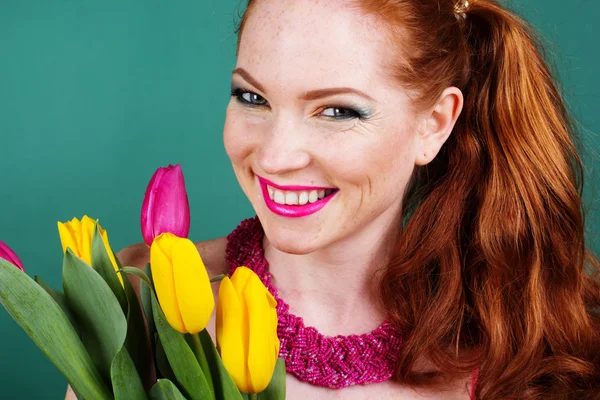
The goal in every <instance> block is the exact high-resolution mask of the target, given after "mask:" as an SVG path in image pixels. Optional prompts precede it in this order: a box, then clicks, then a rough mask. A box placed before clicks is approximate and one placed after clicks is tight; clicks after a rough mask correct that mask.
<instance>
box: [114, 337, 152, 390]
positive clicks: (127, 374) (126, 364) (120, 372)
mask: <svg viewBox="0 0 600 400" xmlns="http://www.w3.org/2000/svg"><path fill="white" fill-rule="evenodd" d="M110 377H111V380H112V386H113V393H114V395H115V400H146V399H148V396H146V391H145V390H144V385H143V384H142V380H141V379H140V377H139V375H138V373H137V371H136V369H135V365H134V363H133V360H132V359H131V357H129V353H127V350H126V349H125V347H121V350H119V351H118V352H117V355H116V356H115V358H114V359H113V362H112V365H111V366H110Z"/></svg>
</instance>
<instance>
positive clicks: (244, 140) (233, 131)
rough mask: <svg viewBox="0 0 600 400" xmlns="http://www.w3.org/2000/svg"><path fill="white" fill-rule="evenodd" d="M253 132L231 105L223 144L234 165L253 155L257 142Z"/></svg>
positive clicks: (226, 120)
mask: <svg viewBox="0 0 600 400" xmlns="http://www.w3.org/2000/svg"><path fill="white" fill-rule="evenodd" d="M252 132H253V130H252V127H251V126H250V125H249V124H248V123H247V121H246V120H245V119H244V118H241V116H239V115H238V112H237V111H236V110H234V109H232V106H231V105H230V106H229V107H228V108H227V113H226V117H225V126H224V128H223V144H224V146H225V152H226V153H227V155H228V156H229V159H230V160H231V162H232V163H234V164H240V163H241V162H243V161H244V160H245V159H246V158H248V156H249V155H250V154H252V152H253V150H254V147H255V142H256V140H255V137H254V136H253V134H252Z"/></svg>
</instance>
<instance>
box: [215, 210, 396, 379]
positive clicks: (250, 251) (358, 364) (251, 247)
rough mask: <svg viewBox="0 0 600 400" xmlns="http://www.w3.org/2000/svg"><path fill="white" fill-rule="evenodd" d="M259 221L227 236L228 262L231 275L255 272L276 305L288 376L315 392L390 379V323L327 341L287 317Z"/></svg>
mask: <svg viewBox="0 0 600 400" xmlns="http://www.w3.org/2000/svg"><path fill="white" fill-rule="evenodd" d="M263 236H264V231H263V229H262V226H261V224H260V221H259V220H258V217H255V218H250V219H247V220H244V221H242V223H241V224H240V225H239V226H238V227H237V228H236V229H235V230H234V231H233V232H231V233H230V234H229V236H227V251H226V256H225V257H226V259H227V263H228V265H229V268H230V274H231V273H233V271H234V270H235V269H236V268H237V267H238V266H240V265H244V266H246V267H248V268H250V269H251V270H253V271H254V272H255V273H256V274H257V275H258V276H259V277H260V279H261V280H262V282H263V283H264V285H265V286H266V287H267V288H268V289H269V291H270V292H271V294H272V295H273V297H275V300H277V316H278V318H279V324H278V326H277V334H278V336H279V340H280V342H281V350H280V353H279V356H280V357H281V358H283V359H284V360H285V366H286V370H287V372H289V373H291V374H294V375H295V376H296V377H298V379H300V380H301V381H304V382H309V383H311V384H313V385H316V386H324V387H329V388H333V389H340V388H343V387H346V386H351V385H359V384H367V383H376V382H382V381H385V380H387V379H389V378H390V377H391V376H392V374H393V370H394V364H395V362H396V359H397V353H398V350H399V349H400V346H401V345H402V339H401V337H400V332H399V331H398V329H396V328H395V327H394V326H393V325H392V324H391V323H390V322H389V321H385V322H383V323H382V324H381V325H380V326H379V327H378V328H377V329H375V330H373V331H371V332H370V333H366V334H363V335H349V336H342V335H339V336H335V337H333V336H325V335H322V334H320V333H319V332H318V331H317V330H316V329H315V328H314V327H311V326H304V321H303V320H302V318H301V317H298V316H296V315H294V314H292V313H290V311H289V309H290V307H289V305H288V304H286V302H285V301H283V300H282V299H281V298H280V297H279V296H278V295H277V289H276V288H275V287H274V286H273V284H272V283H271V275H270V273H269V269H268V263H267V260H266V259H265V257H264V253H263V248H262V239H263Z"/></svg>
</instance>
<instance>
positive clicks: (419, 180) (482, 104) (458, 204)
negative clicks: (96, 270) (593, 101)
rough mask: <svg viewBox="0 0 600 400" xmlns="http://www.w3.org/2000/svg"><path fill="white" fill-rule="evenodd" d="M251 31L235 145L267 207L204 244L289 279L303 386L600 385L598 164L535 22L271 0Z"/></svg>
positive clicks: (286, 312)
mask: <svg viewBox="0 0 600 400" xmlns="http://www.w3.org/2000/svg"><path fill="white" fill-rule="evenodd" d="M238 40H239V41H238V53H237V56H238V58H237V65H236V68H235V70H234V72H233V75H232V99H231V102H230V104H229V106H228V109H227V118H226V122H225V128H224V141H225V147H226V150H227V154H228V155H229V157H230V159H231V162H232V165H233V168H234V171H235V173H236V176H237V178H238V180H239V183H240V185H241V187H242V189H243V190H244V193H245V194H246V196H247V197H248V199H249V200H250V202H251V203H252V205H253V207H254V209H255V211H256V214H257V219H252V220H248V221H245V222H244V223H242V224H241V225H240V226H239V227H238V228H237V229H236V230H235V231H234V232H233V233H232V234H231V235H229V236H228V238H221V239H216V240H212V241H208V242H204V243H199V244H198V247H199V250H200V252H201V254H202V256H203V258H204V260H205V263H206V265H207V267H208V268H209V269H210V275H217V274H220V273H228V272H231V270H232V269H234V268H235V267H236V266H237V265H241V264H244V265H247V266H249V267H251V268H253V269H255V270H256V271H257V272H258V273H259V275H260V276H261V278H263V280H264V281H265V283H267V284H269V285H270V287H271V289H272V290H273V292H274V293H276V295H277V298H278V301H279V305H278V312H279V317H280V321H282V322H281V324H280V327H279V335H280V338H281V340H282V354H283V356H284V357H285V358H286V363H287V368H288V372H289V373H288V386H287V392H288V398H289V399H302V398H304V399H334V398H343V399H390V398H394V399H396V398H397V399H418V398H439V399H468V398H470V397H471V398H477V399H490V400H497V399H507V398H511V399H512V398H519V399H542V398H543V399H548V398H556V399H567V398H568V399H592V398H598V396H600V355H599V354H600V338H599V335H600V319H599V315H598V309H599V307H600V288H599V283H598V280H597V279H596V278H592V277H590V276H591V275H590V274H592V273H593V274H596V272H597V270H598V263H597V262H596V260H595V259H594V258H593V257H592V256H590V255H588V254H587V253H586V250H585V244H584V235H583V231H584V223H583V217H582V212H581V200H580V193H581V178H582V176H581V175H582V174H581V165H580V161H579V158H578V156H577V153H576V151H575V148H574V145H573V137H572V132H573V129H572V125H571V122H570V120H569V116H568V114H567V112H566V110H565V107H564V105H563V102H562V100H561V97H560V94H559V91H558V90H557V88H556V84H555V83H554V81H553V80H552V77H551V75H550V73H549V70H548V67H547V66H546V64H545V62H544V60H543V58H542V56H541V55H540V53H539V52H538V50H537V49H536V46H537V44H538V43H537V42H536V40H535V37H534V36H533V34H532V32H531V31H530V30H529V28H528V27H527V26H526V25H525V24H524V22H523V21H521V20H520V19H518V18H517V17H516V16H515V15H513V14H512V13H511V12H509V11H507V10H506V9H504V8H502V7H501V6H500V5H499V4H498V3H497V2H495V1H492V0H476V1H474V2H472V3H468V2H466V1H465V2H464V3H462V2H461V3H460V4H456V3H455V1H454V0H427V1H423V0H328V1H301V2H299V1H297V2H294V1H282V0H250V1H249V4H248V9H247V11H246V13H245V14H244V16H243V18H242V22H241V25H240V29H239V38H238ZM120 258H121V259H122V260H123V262H124V263H126V264H127V265H131V264H135V265H138V266H143V265H145V263H146V262H147V260H148V250H147V248H146V247H145V246H144V245H136V246H132V247H129V248H127V249H125V250H124V251H122V252H121V254H120ZM586 270H587V271H588V273H587V274H586ZM594 276H595V275H594ZM215 289H216V287H215ZM215 292H216V290H215ZM297 316H301V317H302V318H299V317H297ZM307 327H314V328H307ZM210 329H211V331H212V330H213V329H214V326H213V325H211V328H210ZM336 335H345V336H339V337H337V338H336V339H332V338H331V336H336ZM352 335H354V336H352ZM356 335H358V336H356Z"/></svg>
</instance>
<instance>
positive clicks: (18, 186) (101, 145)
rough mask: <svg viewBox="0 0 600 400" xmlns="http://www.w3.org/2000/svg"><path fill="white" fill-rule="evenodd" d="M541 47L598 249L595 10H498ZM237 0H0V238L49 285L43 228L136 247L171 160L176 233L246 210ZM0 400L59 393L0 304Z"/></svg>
mask: <svg viewBox="0 0 600 400" xmlns="http://www.w3.org/2000/svg"><path fill="white" fill-rule="evenodd" d="M509 5H510V6H511V7H513V8H515V9H516V10H518V11H519V12H521V13H522V14H523V15H524V16H525V17H526V18H527V19H528V20H529V21H530V22H531V23H532V24H533V25H535V26H536V27H537V28H538V30H539V31H540V32H541V33H542V34H543V35H544V36H545V37H546V38H547V39H548V40H549V42H550V43H551V44H550V50H551V53H552V54H553V55H554V62H555V63H556V65H557V67H558V70H559V72H560V76H561V79H562V82H563V86H564V88H565V97H566V99H567V101H568V103H569V105H570V107H571V108H572V110H573V111H574V113H575V115H576V117H577V118H578V121H579V122H580V124H581V128H582V133H583V145H584V146H583V147H584V151H585V154H584V160H585V165H586V179H587V181H586V191H585V202H586V207H587V210H588V212H587V218H588V221H587V223H588V240H589V243H590V246H591V247H592V249H594V250H595V251H596V253H598V250H600V238H599V237H598V235H597V234H596V232H597V228H595V227H597V226H598V225H599V222H600V211H599V210H598V191H597V187H598V182H600V171H599V168H600V161H599V158H598V156H597V153H598V150H599V149H600V141H599V140H598V137H597V133H598V131H599V130H600V129H599V120H598V111H599V110H600V95H599V94H598V93H599V92H600V78H598V76H597V71H598V67H597V66H598V65H599V64H600V55H599V52H598V50H599V46H598V40H599V39H600V28H599V27H598V24H597V21H598V20H600V2H597V1H595V0H587V1H586V0H574V1H570V2H565V1H563V0H560V1H559V0H530V1H527V2H526V1H524V0H523V1H516V2H512V3H510V4H509ZM242 8H243V6H242V5H241V3H240V1H239V0H196V1H190V0H177V1H170V2H167V1H164V0H163V1H159V0H102V1H100V0H96V1H93V0H79V1H74V0H30V1H24V0H1V1H0V176H1V180H0V238H1V239H2V240H3V241H5V242H7V243H8V244H9V245H10V246H11V247H12V248H13V249H14V250H15V251H16V252H17V253H18V254H19V255H20V257H21V258H22V260H23V262H24V264H25V267H26V271H27V273H28V274H29V275H30V276H32V277H33V276H34V275H40V276H41V277H43V279H44V280H45V281H46V282H47V283H48V284H50V285H51V286H53V287H56V288H60V286H61V284H60V274H61V260H62V254H61V248H60V241H59V238H58V234H57V228H56V222H57V221H59V220H60V221H66V220H69V219H71V218H72V217H74V216H77V217H81V216H82V215H83V214H85V213H87V214H88V215H89V216H91V217H94V218H99V219H100V222H101V224H102V225H103V227H105V228H106V229H107V230H108V231H109V236H110V240H111V244H112V246H113V249H115V251H116V250H118V249H121V248H123V247H125V246H127V245H128V244H131V243H133V242H139V241H141V234H140V228H139V213H140V207H141V203H142V199H143V195H144V190H145V187H146V184H147V182H148V180H149V179H150V177H151V175H152V173H153V172H154V169H155V168H157V167H159V166H163V165H167V164H169V163H180V164H181V165H182V168H183V171H184V174H185V177H186V182H187V187H188V194H189V199H190V205H191V209H192V228H191V233H190V237H191V238H192V239H193V240H195V241H199V240H204V239H209V238H213V237H218V236H223V235H226V234H227V233H228V232H230V231H231V230H232V229H233V228H234V227H235V225H236V224H237V222H239V221H240V220H241V219H243V218H245V217H248V216H251V215H253V213H252V209H251V207H250V206H249V204H248V202H247V201H246V199H245V197H244V195H243V193H242V192H241V190H240V189H239V187H238V185H237V181H236V180H235V176H234V175H233V172H232V171H231V167H230V163H229V160H228V159H227V156H226V154H225V151H224V148H223V144H222V137H221V135H222V128H223V122H224V117H225V107H226V104H227V102H228V101H229V79H230V73H231V70H232V69H233V67H234V65H235V55H234V52H235V35H234V21H236V20H237V16H238V12H239V10H241V9H242ZM0 383H1V384H0V398H22V399H59V398H63V396H64V392H65V388H66V385H67V383H66V380H65V379H64V378H63V377H62V375H61V374H60V373H59V372H58V370H57V369H56V368H55V367H54V366H53V365H52V364H51V363H50V362H49V361H48V360H47V359H46V358H45V356H44V355H43V354H42V352H41V351H40V350H39V349H38V348H37V347H36V346H35V345H34V344H33V343H32V342H31V340H30V339H29V337H28V336H27V335H26V334H25V333H24V332H23V331H22V330H21V328H20V327H19V326H18V325H17V324H16V323H15V322H14V321H13V320H12V319H11V318H10V316H9V315H8V314H7V313H6V312H5V310H4V309H0Z"/></svg>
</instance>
